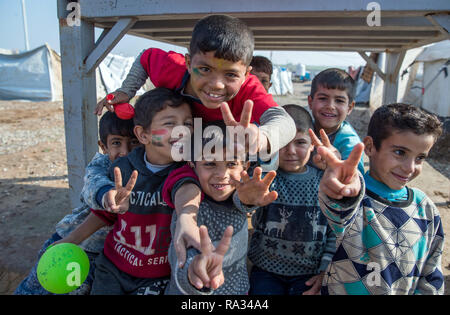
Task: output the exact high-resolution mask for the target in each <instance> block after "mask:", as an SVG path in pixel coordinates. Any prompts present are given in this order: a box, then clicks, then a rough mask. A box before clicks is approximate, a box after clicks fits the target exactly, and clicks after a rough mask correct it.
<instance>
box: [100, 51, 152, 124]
mask: <svg viewBox="0 0 450 315" xmlns="http://www.w3.org/2000/svg"><path fill="white" fill-rule="evenodd" d="M143 52H144V51H142V52H141V53H140V54H139V56H138V57H137V58H136V60H135V61H134V63H133V65H132V66H131V68H130V71H129V72H128V74H127V77H126V78H125V80H124V81H123V82H122V86H121V87H120V88H119V89H117V90H116V91H114V92H112V93H110V94H112V95H114V98H113V99H111V100H107V99H106V97H105V98H103V99H102V100H101V101H100V102H98V103H97V107H96V108H95V111H94V114H96V115H98V116H101V114H102V111H103V107H104V106H106V108H107V109H108V110H109V111H110V112H113V111H114V107H113V106H112V105H113V104H119V103H127V102H128V101H129V100H130V99H131V98H133V96H135V95H136V92H137V91H138V90H139V89H140V88H141V87H142V86H143V85H144V84H145V81H146V80H147V78H148V74H147V72H146V71H145V70H144V68H143V67H142V64H141V56H142V54H143Z"/></svg>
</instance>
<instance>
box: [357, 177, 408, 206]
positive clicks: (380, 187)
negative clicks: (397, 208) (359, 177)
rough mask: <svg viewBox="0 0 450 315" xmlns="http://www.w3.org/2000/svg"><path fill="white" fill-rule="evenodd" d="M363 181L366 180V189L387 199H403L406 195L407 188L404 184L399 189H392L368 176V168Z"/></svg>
mask: <svg viewBox="0 0 450 315" xmlns="http://www.w3.org/2000/svg"><path fill="white" fill-rule="evenodd" d="M364 181H365V182H366V187H367V189H369V190H370V191H372V192H374V193H375V194H377V195H379V196H380V197H382V198H384V199H387V200H389V201H399V200H405V198H407V197H408V189H407V188H406V186H405V187H403V188H401V189H399V190H395V189H392V188H390V187H389V186H388V185H386V184H385V183H383V182H380V181H379V180H376V179H375V178H373V177H372V176H370V170H369V171H367V172H366V173H365V174H364Z"/></svg>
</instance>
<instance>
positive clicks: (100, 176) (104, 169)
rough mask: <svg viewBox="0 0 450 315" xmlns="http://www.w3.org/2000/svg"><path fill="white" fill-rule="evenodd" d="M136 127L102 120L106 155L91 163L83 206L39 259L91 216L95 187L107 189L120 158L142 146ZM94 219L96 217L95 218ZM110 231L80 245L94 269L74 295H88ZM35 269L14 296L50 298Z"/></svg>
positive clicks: (64, 221) (66, 219)
mask: <svg viewBox="0 0 450 315" xmlns="http://www.w3.org/2000/svg"><path fill="white" fill-rule="evenodd" d="M133 128H134V123H133V120H132V119H129V120H122V119H120V118H118V117H117V116H116V114H115V113H111V112H107V113H105V114H104V115H103V116H102V118H101V119H100V123H99V135H100V140H99V141H98V145H99V146H100V148H101V149H102V151H103V154H100V153H96V154H95V156H94V158H93V159H92V161H91V162H90V163H89V164H88V166H87V167H86V174H85V176H84V186H83V190H82V191H81V201H82V205H81V206H80V207H77V208H75V209H73V210H72V213H70V214H68V215H66V216H65V217H64V218H63V219H62V220H61V221H59V222H58V223H57V224H56V226H55V230H56V231H55V233H54V234H53V235H52V236H51V237H50V238H49V239H48V240H47V241H45V242H44V245H43V246H42V249H41V250H40V251H39V254H38V257H39V258H40V257H41V256H42V254H43V253H44V252H45V250H46V249H47V247H48V246H50V245H51V244H53V243H55V242H59V241H60V240H61V239H62V238H65V237H67V236H68V235H69V234H70V233H71V232H72V231H73V230H75V229H76V228H77V227H78V226H79V225H80V224H82V222H83V221H84V220H85V219H86V218H87V217H88V216H89V214H90V213H91V208H90V207H89V206H88V203H95V201H94V192H93V186H95V185H96V184H99V185H105V184H113V182H111V181H110V180H109V179H108V177H106V176H107V174H108V169H109V167H110V166H111V164H112V162H114V161H115V160H116V159H117V158H119V157H122V156H126V155H127V154H128V153H129V152H130V151H131V150H133V149H134V148H135V147H137V146H138V145H139V141H138V140H137V139H136V137H135V135H134V133H133ZM92 216H93V215H92ZM109 230H110V228H109V227H104V228H102V229H100V230H99V231H97V232H96V233H95V234H93V235H92V236H91V237H89V238H88V239H86V240H85V241H84V242H82V243H81V244H80V247H81V248H82V249H83V250H85V251H86V253H87V255H88V257H89V260H90V263H91V267H90V269H89V276H88V278H87V280H86V281H85V282H84V283H83V285H82V286H81V287H80V288H78V289H77V290H75V291H73V292H72V293H71V294H89V291H90V288H91V284H92V275H93V272H94V270H95V268H93V261H94V260H95V258H96V257H97V256H98V254H100V253H101V252H102V250H103V244H104V242H105V237H106V235H107V234H108V232H109ZM36 268H37V263H36V265H35V266H34V267H33V268H32V270H31V271H30V273H29V275H28V276H27V278H25V279H24V280H23V281H22V282H21V283H20V284H19V286H18V287H17V289H16V290H15V292H14V294H20V295H44V294H51V293H50V292H48V291H47V290H45V289H44V288H43V287H42V286H41V284H40V283H39V281H38V279H37V274H36Z"/></svg>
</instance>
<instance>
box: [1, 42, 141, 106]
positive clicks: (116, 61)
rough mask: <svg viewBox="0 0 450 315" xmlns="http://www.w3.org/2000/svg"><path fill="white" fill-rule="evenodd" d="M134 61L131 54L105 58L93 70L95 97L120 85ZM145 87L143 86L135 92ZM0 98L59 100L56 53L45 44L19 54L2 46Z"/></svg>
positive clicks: (110, 55)
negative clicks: (94, 71)
mask: <svg viewBox="0 0 450 315" xmlns="http://www.w3.org/2000/svg"><path fill="white" fill-rule="evenodd" d="M134 60H135V58H134V57H123V56H119V55H114V54H108V56H106V57H105V59H104V60H103V61H102V62H101V63H100V65H99V67H98V68H97V69H96V82H97V97H98V98H102V97H104V96H105V95H106V94H107V93H110V92H112V91H115V90H116V89H117V88H119V87H120V86H121V84H122V81H123V80H124V79H125V76H126V75H127V73H128V71H129V69H130V68H131V66H132V64H133V62H134ZM148 82H149V81H148ZM148 82H147V84H148ZM146 89H148V86H147V85H145V86H144V88H141V89H140V90H139V91H138V93H137V94H138V95H140V94H142V93H143V92H144V91H145V90H146ZM0 100H29V101H62V100H63V95H62V80H61V58H60V56H59V55H58V53H56V52H55V51H54V50H53V49H52V48H51V47H50V46H49V45H48V44H45V45H42V46H40V47H37V48H35V49H33V50H29V51H27V52H22V53H19V52H15V51H8V50H5V49H2V50H1V51H0Z"/></svg>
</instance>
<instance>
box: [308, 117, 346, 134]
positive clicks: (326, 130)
mask: <svg viewBox="0 0 450 315" xmlns="http://www.w3.org/2000/svg"><path fill="white" fill-rule="evenodd" d="M343 123H344V121H343V122H341V123H340V124H339V125H338V126H336V127H335V128H333V129H325V128H323V127H321V126H320V125H315V130H314V132H315V133H316V134H319V131H320V129H323V130H324V131H325V133H326V134H327V136H329V135H332V134H334V133H336V132H337V131H338V130H339V129H340V128H341V126H342V124H343Z"/></svg>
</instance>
